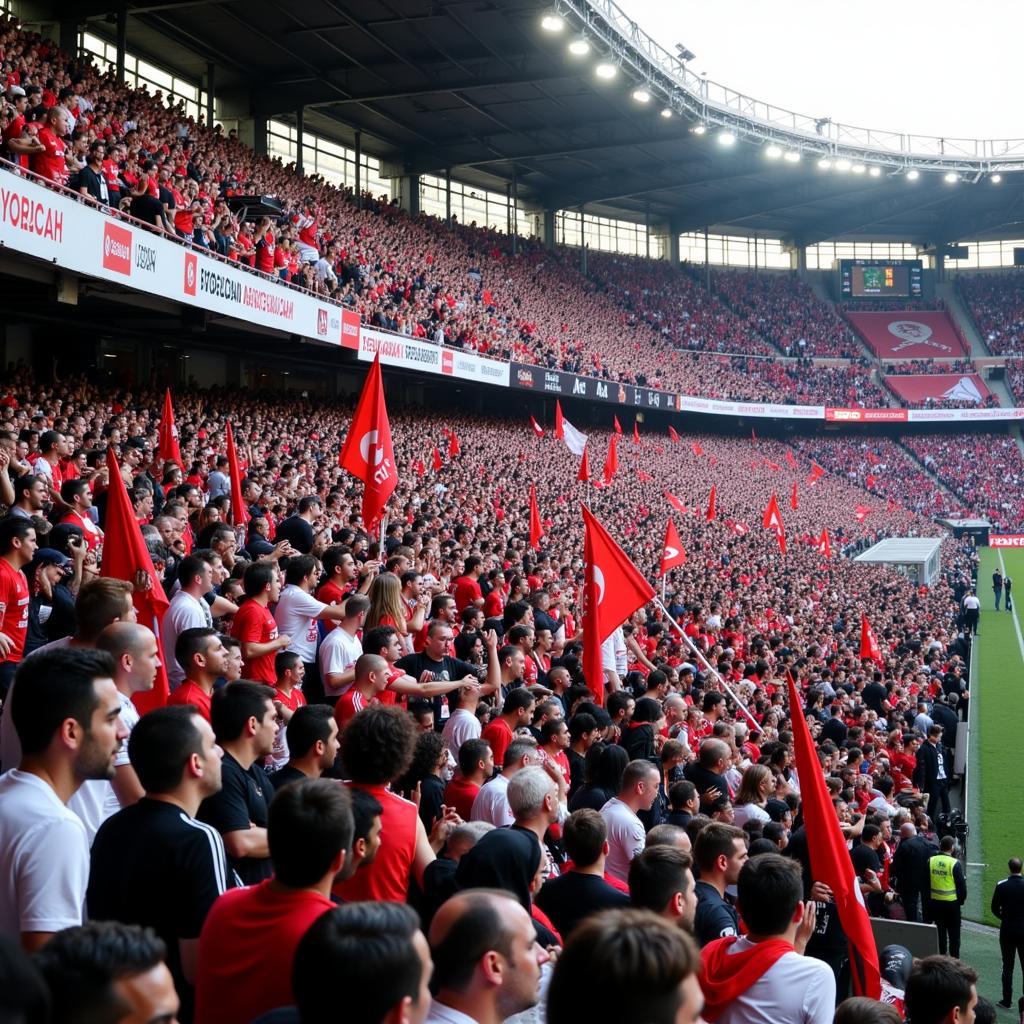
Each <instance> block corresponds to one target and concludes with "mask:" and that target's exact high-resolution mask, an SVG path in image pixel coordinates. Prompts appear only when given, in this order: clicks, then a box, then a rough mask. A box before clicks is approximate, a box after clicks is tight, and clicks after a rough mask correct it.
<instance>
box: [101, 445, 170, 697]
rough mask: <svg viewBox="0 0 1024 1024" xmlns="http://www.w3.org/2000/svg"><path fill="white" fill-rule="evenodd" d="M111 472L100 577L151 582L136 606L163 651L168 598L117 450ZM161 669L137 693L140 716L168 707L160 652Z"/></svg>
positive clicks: (110, 454) (110, 452) (110, 455)
mask: <svg viewBox="0 0 1024 1024" xmlns="http://www.w3.org/2000/svg"><path fill="white" fill-rule="evenodd" d="M107 468H108V470H109V472H110V485H109V487H108V488H107V518H106V521H105V522H104V528H105V530H106V536H105V538H104V541H103V561H102V563H101V569H100V575H101V576H105V577H107V578H108V579H116V580H128V582H129V583H132V584H135V580H136V577H137V576H138V574H139V573H144V574H145V575H146V577H147V578H148V580H149V585H148V586H147V587H140V586H138V585H137V584H135V592H134V594H133V595H132V603H133V604H134V605H135V614H136V615H137V616H138V620H139V623H140V625H143V626H147V627H148V628H149V629H151V630H152V631H153V635H154V636H155V637H156V642H157V646H158V648H159V647H160V621H161V620H162V619H163V617H164V612H165V611H167V605H168V603H169V602H168V600H167V595H166V594H165V593H164V588H163V584H162V583H161V582H160V577H159V576H157V574H156V569H154V568H153V559H152V558H151V557H150V554H149V549H148V548H147V547H146V542H145V541H144V540H143V539H142V531H141V530H140V529H139V524H138V523H137V522H136V520H135V513H134V512H132V507H131V504H130V503H129V501H128V491H127V490H126V489H125V486H124V478H123V477H122V476H121V467H120V466H119V465H118V464H117V456H116V455H115V454H114V449H113V448H108V449H107ZM160 662H161V666H160V668H159V669H158V670H157V673H156V680H155V682H154V683H153V689H152V690H147V691H146V692H144V693H137V694H136V695H135V696H134V697H133V698H132V701H133V702H134V704H135V707H136V708H137V709H138V712H139V714H140V715H144V714H145V713H146V712H147V711H152V710H153V708H161V707H163V706H164V705H165V704H166V703H167V697H168V694H169V693H170V688H169V686H168V685H167V673H166V671H165V670H164V667H163V666H164V665H166V664H167V660H166V658H165V657H164V653H163V650H162V649H160Z"/></svg>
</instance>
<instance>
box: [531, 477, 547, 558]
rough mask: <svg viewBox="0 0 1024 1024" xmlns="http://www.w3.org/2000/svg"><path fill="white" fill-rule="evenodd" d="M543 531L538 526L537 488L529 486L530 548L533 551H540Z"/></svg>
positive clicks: (532, 485)
mask: <svg viewBox="0 0 1024 1024" xmlns="http://www.w3.org/2000/svg"><path fill="white" fill-rule="evenodd" d="M543 535H544V531H543V530H542V529H541V525H540V509H538V508H537V487H536V485H534V484H530V547H531V548H533V550H534V551H539V550H540V539H541V537H542V536H543Z"/></svg>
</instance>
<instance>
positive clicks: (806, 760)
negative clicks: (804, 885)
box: [787, 679, 882, 999]
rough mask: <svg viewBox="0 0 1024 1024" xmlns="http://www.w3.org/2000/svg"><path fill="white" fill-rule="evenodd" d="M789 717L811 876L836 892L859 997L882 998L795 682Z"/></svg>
mask: <svg viewBox="0 0 1024 1024" xmlns="http://www.w3.org/2000/svg"><path fill="white" fill-rule="evenodd" d="M787 685H788V687H789V717H790V724H791V728H792V732H793V750H794V758H795V760H796V770H797V775H798V776H799V778H800V798H801V802H802V805H803V813H804V831H805V833H806V835H807V849H808V853H809V854H810V858H811V876H812V877H813V879H814V880H815V881H816V882H824V883H825V885H827V886H828V887H829V888H830V889H831V890H832V898H833V899H834V900H835V904H836V910H837V911H838V912H839V920H840V921H841V922H842V925H843V931H844V932H846V938H847V942H848V943H849V947H850V973H851V976H852V980H853V991H854V994H855V995H858V996H867V997H868V998H869V999H879V998H880V997H881V989H882V984H881V976H880V974H879V970H878V949H877V947H876V946H875V937H874V934H873V933H872V931H871V922H870V921H869V920H868V912H867V910H866V909H865V907H864V902H863V899H862V898H861V895H860V885H859V884H858V882H857V878H856V876H855V874H854V871H853V862H852V861H851V860H850V851H849V850H848V849H847V848H846V840H845V839H844V838H843V833H842V831H841V829H840V828H839V819H838V817H837V816H836V812H835V808H834V807H833V806H832V801H831V799H830V798H829V795H828V790H827V789H826V788H825V779H824V776H823V775H822V771H821V763H820V762H819V760H818V755H817V753H816V752H815V749H814V744H813V742H812V741H811V734H810V732H809V730H808V728H807V720H806V719H805V718H804V711H803V706H802V704H801V701H800V695H799V694H798V693H797V689H796V685H795V684H794V683H793V680H792V679H790V680H789V681H788V684H787Z"/></svg>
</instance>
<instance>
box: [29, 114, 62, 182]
mask: <svg viewBox="0 0 1024 1024" xmlns="http://www.w3.org/2000/svg"><path fill="white" fill-rule="evenodd" d="M36 138H37V139H38V140H39V141H40V142H41V143H42V144H43V147H44V150H43V152H42V153H33V154H32V170H33V171H35V173H36V174H38V175H39V176H40V177H42V178H47V179H49V180H50V181H55V182H56V183H57V184H58V185H63V184H64V183H65V182H66V181H67V180H68V167H67V163H66V162H65V160H64V151H65V146H64V140H63V139H62V138H61V137H60V136H59V135H54V133H53V132H52V131H51V130H50V127H49V125H44V126H43V127H42V128H40V129H39V133H38V134H37V135H36Z"/></svg>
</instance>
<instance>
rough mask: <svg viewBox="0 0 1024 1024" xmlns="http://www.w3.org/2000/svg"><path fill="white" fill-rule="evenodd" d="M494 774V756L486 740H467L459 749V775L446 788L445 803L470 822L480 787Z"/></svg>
mask: <svg viewBox="0 0 1024 1024" xmlns="http://www.w3.org/2000/svg"><path fill="white" fill-rule="evenodd" d="M493 774H494V754H493V753H491V747H490V744H489V743H488V742H487V741H486V740H484V739H479V740H466V742H465V743H463V744H462V746H461V747H459V774H458V775H457V776H456V777H455V778H454V779H452V781H451V782H449V783H448V785H447V786H446V787H445V791H444V802H445V804H446V805H447V806H449V807H454V808H455V811H456V813H457V814H458V816H459V817H460V818H461V819H462V820H463V821H469V819H470V812H471V811H472V810H473V801H474V800H475V799H476V795H477V793H479V792H480V787H481V786H482V785H483V784H484V783H485V782H486V781H487V780H488V779H489V778H490V777H491V776H492V775H493Z"/></svg>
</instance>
